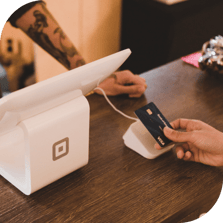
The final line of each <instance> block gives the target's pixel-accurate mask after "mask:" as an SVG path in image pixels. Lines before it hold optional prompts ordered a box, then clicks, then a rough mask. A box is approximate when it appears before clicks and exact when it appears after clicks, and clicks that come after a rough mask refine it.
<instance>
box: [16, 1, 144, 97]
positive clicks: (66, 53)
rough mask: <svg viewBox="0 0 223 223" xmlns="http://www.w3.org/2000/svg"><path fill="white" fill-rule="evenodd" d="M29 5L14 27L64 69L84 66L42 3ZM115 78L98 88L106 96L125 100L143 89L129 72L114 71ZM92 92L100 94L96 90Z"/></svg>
mask: <svg viewBox="0 0 223 223" xmlns="http://www.w3.org/2000/svg"><path fill="white" fill-rule="evenodd" d="M33 4H34V5H33V6H32V7H31V8H29V9H28V10H27V11H26V12H25V13H24V14H22V16H19V18H18V19H17V20H16V22H15V26H17V27H19V28H20V29H22V30H23V31H24V32H25V33H26V34H27V35H28V36H30V38H32V39H33V40H34V41H35V42H36V43H37V44H38V45H39V46H41V47H42V48H43V49H44V50H46V51H47V52H48V53H49V54H51V55H52V56H53V57H54V58H55V59H57V60H58V61H59V62H60V63H62V64H63V65H64V66H65V67H66V68H67V69H69V70H70V69H74V68H76V67H78V66H81V65H84V64H85V62H84V60H83V58H82V56H81V55H80V54H79V53H78V51H77V50H76V49H75V47H74V46H73V44H72V42H71V41H70V40H69V38H68V37H67V36H66V35H65V33H64V32H63V31H62V29H61V28H60V26H59V25H58V23H57V21H56V20H55V19H54V18H53V16H52V15H51V13H50V12H49V11H48V10H47V8H46V5H45V3H44V2H38V3H33ZM113 76H114V75H113ZM115 77H116V78H107V79H106V80H105V81H103V82H102V83H101V84H100V85H99V87H101V88H103V89H104V91H105V93H106V94H107V95H114V96H115V95H119V94H128V95H129V97H140V96H141V95H142V94H143V93H144V91H145V89H146V87H147V85H146V83H145V79H144V78H141V77H140V76H138V75H134V74H133V73H132V72H131V71H120V72H115ZM129 84H131V86H126V85H129ZM96 93H98V94H101V92H100V91H96Z"/></svg>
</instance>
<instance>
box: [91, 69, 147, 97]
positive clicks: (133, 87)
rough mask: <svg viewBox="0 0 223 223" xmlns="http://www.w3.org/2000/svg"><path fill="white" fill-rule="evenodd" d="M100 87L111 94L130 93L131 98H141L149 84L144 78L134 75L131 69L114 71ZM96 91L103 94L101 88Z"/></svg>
mask: <svg viewBox="0 0 223 223" xmlns="http://www.w3.org/2000/svg"><path fill="white" fill-rule="evenodd" d="M98 87H100V88H102V89H103V90H104V91H105V93H106V94H107V95H109V96H116V95H119V94H128V95H129V97H131V98H139V97H141V96H142V94H143V93H144V92H145V90H146V88H147V85H146V81H145V79H144V78H142V77H140V76H138V75H134V74H133V73H132V72H131V71H129V70H124V71H118V72H114V73H113V74H112V75H111V76H110V77H109V78H107V79H106V80H104V81H103V82H102V83H101V84H100V85H99V86H98ZM95 92H96V93H98V94H102V92H101V91H100V90H97V89H96V90H95Z"/></svg>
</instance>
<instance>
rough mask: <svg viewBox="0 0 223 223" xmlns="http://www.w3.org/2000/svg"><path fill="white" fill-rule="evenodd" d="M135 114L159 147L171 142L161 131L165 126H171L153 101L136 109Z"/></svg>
mask: <svg viewBox="0 0 223 223" xmlns="http://www.w3.org/2000/svg"><path fill="white" fill-rule="evenodd" d="M135 114H136V115H137V117H138V118H139V119H140V121H141V122H142V123H143V124H144V126H145V127H146V128H147V129H148V131H149V132H150V134H151V135H152V136H153V137H154V139H155V140H156V141H157V142H158V144H159V145H160V146H161V147H164V146H167V145H168V144H169V143H171V142H172V141H171V140H169V139H168V138H167V137H166V136H165V135H164V133H163V128H164V127H165V126H168V127H170V128H172V126H171V125H170V123H169V122H168V121H167V119H166V118H165V117H164V116H163V114H162V113H161V112H160V110H159V109H158V108H157V107H156V105H155V104H154V103H153V102H151V103H149V104H148V105H145V106H144V107H142V108H140V109H138V110H136V111H135Z"/></svg>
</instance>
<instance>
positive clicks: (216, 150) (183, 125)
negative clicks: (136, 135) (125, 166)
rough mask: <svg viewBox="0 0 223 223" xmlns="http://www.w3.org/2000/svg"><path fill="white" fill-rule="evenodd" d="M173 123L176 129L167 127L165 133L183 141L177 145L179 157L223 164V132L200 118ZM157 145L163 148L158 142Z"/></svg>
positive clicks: (174, 139) (210, 163) (169, 136)
mask: <svg viewBox="0 0 223 223" xmlns="http://www.w3.org/2000/svg"><path fill="white" fill-rule="evenodd" d="M171 125H172V127H173V129H174V130H173V129H170V128H168V127H165V128H164V134H165V136H166V137H167V138H169V139H170V140H172V141H173V142H180V143H182V144H181V145H178V146H177V147H176V154H177V157H178V158H179V159H183V160H186V161H195V162H200V163H204V164H207V165H211V166H223V133H222V132H220V131H218V130H216V129H215V128H213V127H211V126H210V125H208V124H206V123H204V122H202V121H198V120H188V119H177V120H175V121H173V122H172V123H171ZM177 129H184V130H186V132H179V131H176V130H177ZM155 147H156V149H161V147H160V146H159V145H158V144H156V145H155Z"/></svg>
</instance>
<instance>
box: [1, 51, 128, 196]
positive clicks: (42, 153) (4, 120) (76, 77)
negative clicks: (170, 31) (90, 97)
mask: <svg viewBox="0 0 223 223" xmlns="http://www.w3.org/2000/svg"><path fill="white" fill-rule="evenodd" d="M130 53H131V51H130V50H129V49H126V50H123V51H120V52H118V53H115V54H113V55H110V56H108V57H105V58H102V59H100V60H97V61H95V62H92V63H89V64H86V65H84V66H82V67H79V68H76V69H74V70H71V71H68V72H66V73H63V74H60V75H58V76H55V77H53V78H50V79H48V80H45V81H42V82H39V83H36V84H34V85H32V86H29V87H26V88H24V89H21V90H19V91H16V92H13V93H11V94H9V95H7V96H6V97H4V98H2V99H0V111H1V112H0V174H1V175H2V176H3V177H4V178H5V179H7V180H8V181H9V182H11V183H12V184H13V185H14V186H15V187H17V188H18V189H19V190H20V191H22V192H23V193H24V194H26V195H30V194H32V193H33V192H35V191H37V190H39V189H41V188H43V187H44V186H46V185H48V184H50V183H52V182H54V181H56V180H58V179H60V178H61V177H63V176H65V175H67V174H69V173H71V172H73V171H74V170H76V169H78V168H80V167H82V166H84V165H86V164H87V163H88V159H89V155H88V154H89V104H88V101H87V99H86V98H85V96H84V95H86V94H87V93H88V92H90V91H91V90H93V89H94V88H95V87H96V86H97V84H99V83H100V82H101V81H103V80H104V79H105V78H106V77H108V76H109V75H110V74H112V73H113V72H114V71H116V70H117V69H118V68H119V67H120V65H121V64H122V63H123V62H124V61H125V60H126V59H127V58H128V56H129V55H130Z"/></svg>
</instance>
